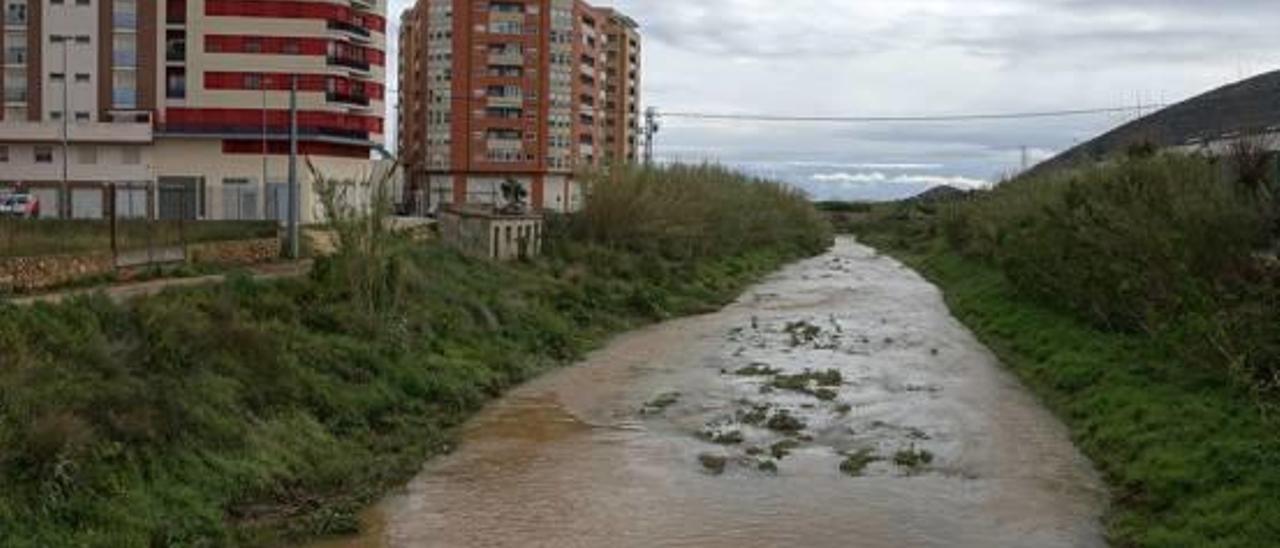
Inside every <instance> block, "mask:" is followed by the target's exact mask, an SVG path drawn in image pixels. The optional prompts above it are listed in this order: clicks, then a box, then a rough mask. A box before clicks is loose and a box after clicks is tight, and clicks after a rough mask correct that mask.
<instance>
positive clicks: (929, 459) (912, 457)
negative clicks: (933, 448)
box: [893, 445, 933, 472]
mask: <svg viewBox="0 0 1280 548" xmlns="http://www.w3.org/2000/svg"><path fill="white" fill-rule="evenodd" d="M893 463H894V464H896V465H898V466H901V467H903V468H906V469H908V470H910V471H912V472H918V471H920V470H921V469H922V468H924V467H925V466H928V465H929V464H931V463H933V453H930V452H928V451H926V450H924V449H916V446H915V445H912V446H911V447H910V448H907V449H899V450H898V452H896V453H894V454H893Z"/></svg>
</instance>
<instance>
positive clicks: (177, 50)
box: [0, 0, 387, 222]
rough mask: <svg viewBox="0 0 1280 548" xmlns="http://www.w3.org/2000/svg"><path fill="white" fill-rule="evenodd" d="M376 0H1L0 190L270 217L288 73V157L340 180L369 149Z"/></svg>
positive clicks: (379, 4) (379, 45)
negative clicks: (294, 101) (293, 95)
mask: <svg viewBox="0 0 1280 548" xmlns="http://www.w3.org/2000/svg"><path fill="white" fill-rule="evenodd" d="M386 1H387V0H0V4H2V5H3V17H4V19H3V22H4V27H3V32H0V51H3V58H0V87H2V88H3V90H4V96H3V101H4V103H3V109H2V110H0V190H3V189H6V188H7V189H13V188H20V189H25V190H29V191H31V192H32V193H34V194H36V195H37V196H39V197H40V199H41V202H42V214H43V215H45V216H56V215H58V214H59V212H64V213H65V214H68V215H70V216H73V217H77V218H95V217H101V216H103V215H104V214H106V213H108V212H110V211H111V210H113V209H114V211H116V212H117V213H118V214H119V215H121V216H126V217H128V216H138V217H141V216H153V217H160V218H179V217H181V218H188V219H260V218H273V219H279V218H283V217H284V216H285V215H286V207H287V203H288V200H287V196H286V194H287V185H286V182H287V177H288V167H287V161H288V149H289V146H288V133H289V111H288V105H289V88H290V86H291V82H292V81H293V80H294V79H295V77H296V80H297V88H298V109H299V115H298V128H299V134H300V139H299V152H300V153H301V154H302V155H304V156H306V157H309V158H310V159H311V160H312V161H313V162H314V163H315V164H316V165H317V167H319V168H321V169H323V170H325V171H326V172H327V173H330V174H332V175H334V176H338V177H350V176H356V175H359V174H361V173H364V172H367V171H368V170H369V169H370V166H371V163H370V158H371V154H372V152H373V151H375V149H378V148H380V147H381V141H382V133H383V128H382V124H383V105H384V85H383V82H384V78H385V72H384V64H385V63H384V61H385V53H384V51H385V43H386V37H385V36H386V35H385V26H386V21H385V13H386ZM64 139H65V142H66V144H67V145H66V152H67V154H66V155H65V158H64V152H63V143H64ZM64 160H65V163H64ZM301 164H303V162H302V161H300V168H299V170H300V180H301V183H302V185H301V188H302V193H301V195H300V200H301V202H302V211H301V213H302V219H303V220H304V222H305V221H309V220H312V219H314V218H315V213H316V204H315V200H314V196H313V194H314V193H313V192H311V191H310V184H309V183H310V181H309V179H310V177H309V174H308V173H307V171H306V169H305V165H301ZM64 165H65V168H64ZM64 179H65V181H66V187H65V189H66V191H65V192H64V186H63V184H64V183H63V181H64ZM109 187H114V188H115V189H116V190H115V192H108V191H107V190H106V189H107V188H109ZM111 196H114V201H112V200H111V199H110V197H111Z"/></svg>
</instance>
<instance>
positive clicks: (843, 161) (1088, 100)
mask: <svg viewBox="0 0 1280 548" xmlns="http://www.w3.org/2000/svg"><path fill="white" fill-rule="evenodd" d="M608 1H610V0H601V3H602V4H604V5H610V4H607V3H606V2H608ZM611 1H612V4H611V5H613V6H614V7H617V8H619V9H621V10H622V11H624V12H626V13H629V14H631V15H632V16H633V17H634V18H635V19H636V20H637V21H638V22H639V23H640V24H641V26H642V29H641V31H642V33H643V35H644V39H645V52H644V73H643V75H642V78H643V91H642V94H643V99H642V100H643V102H644V104H645V105H647V106H656V107H658V108H659V109H660V110H662V111H666V112H707V113H747V114H770V115H824V116H825V115H831V116H881V115H894V116H896V115H928V114H965V113H1005V112H1024V111H1038V110H1060V109H1078V108H1096V107H1116V106H1133V107H1134V111H1133V112H1131V113H1129V114H1124V115H1121V114H1108V115H1092V116H1086V117H1081V118H1069V119H1052V120H1044V119H1038V120H1030V121H1026V120H1023V121H1002V122H981V123H974V122H967V123H951V124H896V125H890V124H856V125H853V124H844V125H813V124H759V123H750V124H748V123H741V122H735V123H725V122H705V121H698V122H694V121H690V120H681V119H674V118H672V119H665V120H664V121H663V122H664V128H663V131H662V132H661V134H660V136H659V139H658V147H657V154H658V156H660V157H662V158H666V159H677V160H684V161H699V160H712V161H720V162H724V163H727V164H732V165H735V166H738V167H741V168H742V169H746V170H751V171H754V172H757V173H761V174H765V175H771V176H775V177H778V178H781V179H785V180H787V181H789V182H792V183H794V184H796V185H798V186H801V187H803V188H805V189H806V190H808V191H809V192H810V193H811V194H812V195H814V196H815V197H816V198H842V199H888V198H898V197H903V196H907V195H911V194H914V193H916V192H919V191H921V190H924V189H926V188H928V187H930V186H933V185H935V184H942V183H946V184H953V185H957V186H972V185H980V184H984V182H987V181H992V180H994V179H996V178H998V177H999V176H1000V175H1001V174H1004V173H1008V172H1011V171H1016V170H1017V169H1018V167H1019V165H1020V163H1021V157H1022V147H1024V146H1025V147H1027V149H1028V151H1029V155H1030V157H1031V159H1032V160H1033V161H1035V160H1039V159H1043V158H1045V157H1047V156H1049V155H1052V154H1054V153H1055V152H1058V151H1061V150H1063V149H1065V148H1067V147H1070V146H1071V145H1072V144H1073V143H1075V142H1077V141H1079V140H1086V139H1088V138H1090V137H1092V136H1095V135H1097V134H1098V133H1101V132H1103V131H1105V130H1107V129H1109V128H1111V127H1113V126H1115V125H1118V124H1120V123H1123V122H1124V121H1126V120H1127V119H1130V118H1132V117H1133V116H1135V115H1136V113H1137V106H1138V105H1139V104H1145V105H1151V104H1157V103H1161V102H1170V101H1177V100H1182V99H1186V98H1189V97H1191V96H1193V95H1197V94H1199V93H1201V92H1204V91H1208V90H1209V89H1211V88H1215V87H1218V86H1220V85H1223V84H1226V83H1229V82H1231V81H1234V80H1237V79H1240V78H1242V77H1247V76H1251V75H1255V74H1259V73H1262V72H1266V71H1269V70H1275V69H1277V68H1280V57H1277V56H1276V55H1275V52H1280V6H1278V5H1277V4H1276V2H1275V0H785V1H779V0H696V1H676V0H611ZM410 3H411V2H410V1H409V0H392V2H391V6H392V7H391V10H390V11H391V13H390V17H389V18H390V19H391V21H392V23H393V25H395V24H397V23H398V21H399V13H400V11H401V10H402V9H403V8H404V7H405V6H407V5H409V4H410ZM393 31H394V29H393ZM390 41H391V43H390V44H389V47H390V48H391V50H392V51H391V52H390V54H389V56H388V57H389V58H390V60H392V61H394V59H395V51H394V50H395V37H394V34H393V36H392V37H391V38H390ZM389 70H390V71H391V72H390V74H389V76H388V84H389V86H390V87H394V86H395V83H394V82H395V73H394V67H389ZM392 115H393V116H394V113H393V114H392ZM394 126H395V124H394V118H391V119H389V120H388V127H389V128H391V129H390V132H391V133H392V134H391V135H388V140H389V141H390V142H392V143H394V135H393V133H394Z"/></svg>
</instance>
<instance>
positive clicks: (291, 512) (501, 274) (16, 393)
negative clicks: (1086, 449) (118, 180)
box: [0, 167, 830, 547]
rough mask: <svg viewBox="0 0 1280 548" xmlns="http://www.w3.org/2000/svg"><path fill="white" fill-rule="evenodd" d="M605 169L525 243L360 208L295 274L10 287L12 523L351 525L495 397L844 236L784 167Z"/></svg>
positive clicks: (100, 535) (335, 529)
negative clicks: (37, 301)
mask: <svg viewBox="0 0 1280 548" xmlns="http://www.w3.org/2000/svg"><path fill="white" fill-rule="evenodd" d="M613 177H614V180H612V181H608V183H611V184H606V182H604V181H602V182H601V186H600V187H599V188H597V189H596V191H595V192H593V194H592V198H591V200H590V201H589V203H588V205H587V211H586V212H585V213H584V214H582V215H581V216H576V217H574V218H570V219H566V220H561V221H558V222H555V223H553V224H552V226H551V227H550V228H549V231H548V232H549V233H550V234H549V240H548V241H547V243H546V250H547V256H546V257H544V258H542V259H539V260H537V261H534V262H532V263H529V264H514V265H495V264H491V263H487V262H481V261H475V260H471V259H467V258H464V257H462V256H460V255H458V254H457V253H455V252H453V251H450V250H448V249H444V248H443V247H440V246H438V245H425V246H424V245H422V244H414V243H411V242H407V241H402V240H399V239H392V240H386V241H381V240H369V239H368V238H367V236H369V235H371V234H376V233H378V230H377V229H376V228H375V227H380V226H382V223H378V222H363V223H360V222H355V223H351V224H350V225H348V226H347V228H351V229H352V232H350V233H347V234H348V235H350V236H352V237H351V238H350V241H352V242H358V245H347V244H344V245H343V246H342V248H341V250H340V252H339V254H338V255H337V256H335V257H332V258H327V259H322V260H319V261H318V262H317V266H316V268H315V270H314V272H313V273H312V275H311V276H310V277H309V278H308V279H305V280H290V281H277V282H270V283H258V282H254V281H252V280H250V279H248V278H243V277H242V278H236V279H233V280H231V281H229V282H228V283H225V284H223V285H220V286H216V287H208V288H201V289H187V290H179V291H171V292H168V293H164V294H162V295H159V296H156V297H152V298H145V299H141V300H138V301H135V302H132V303H129V304H127V305H123V306H121V305H115V304H112V303H111V302H110V301H109V300H108V299H106V298H102V297H97V298H84V299H78V300H76V301H73V302H70V303H67V304H64V305H57V306H46V305H39V306H35V307H31V308H18V307H13V306H6V305H2V304H0V349H2V350H0V485H3V489H0V545H4V546H6V547H7V546H39V547H44V546H187V545H198V546H211V545H246V544H247V545H262V544H277V543H281V542H284V541H289V540H293V539H297V538H299V537H305V536H310V535H322V534H332V533H344V532H352V531H353V530H354V529H355V528H356V527H357V526H358V523H357V520H356V518H355V516H356V514H357V512H358V511H359V510H360V509H361V508H362V506H363V505H364V504H366V503H367V502H369V501H370V500H372V499H374V498H376V497H377V496H379V495H380V494H381V493H382V492H384V491H385V490H386V489H388V488H390V487H391V486H394V485H395V484H397V483H399V482H402V481H404V480H406V479H407V478H408V477H410V476H411V475H412V474H413V473H414V472H415V471H416V470H418V469H419V467H420V466H421V463H422V461H423V460H424V459H425V458H427V457H428V456H429V455H431V454H434V453H438V452H440V451H445V450H447V447H448V440H449V429H450V428H451V427H452V426H454V425H456V424H458V423H459V422H460V421H462V420H463V419H465V418H466V417H467V416H468V415H469V414H470V413H471V412H473V411H475V410H476V409H478V408H479V406H480V405H482V404H483V403H484V402H485V401H486V400H488V399H489V398H492V397H494V396H496V395H498V394H500V393H501V392H502V391H503V390H504V389H506V388H508V387H510V386H512V385H514V384H516V383H519V382H521V381H523V380H525V379H528V378H529V377H531V376H533V375H536V374H538V373H539V372H542V371H545V370H546V369H548V368H550V367H554V366H556V365H559V364H563V363H566V362H569V361H571V360H573V359H575V358H576V357H578V356H580V355H581V354H582V353H583V352H584V351H586V350H587V349H589V348H590V347H592V346H593V345H595V344H598V343H599V342H601V341H602V339H603V337H605V336H607V335H608V334H610V333H614V332H617V331H619V330H622V329H625V328H628V327H630V326H634V325H637V324H640V323H644V322H649V321H655V320H658V319H662V318H665V317H669V316H672V315H677V314H686V313H692V312H699V311H706V310H710V309H714V308H716V307H718V306H720V305H722V304H723V303H725V302H727V301H728V300H730V299H731V298H732V297H733V296H734V295H735V294H736V293H737V292H738V291H740V290H741V289H742V288H743V287H744V285H745V284H747V283H749V282H751V281H753V280H755V279H756V278H757V277H758V276H761V275H763V274H765V273H767V272H769V271H770V270H772V269H773V268H775V267H777V266H779V265H780V264H782V263H783V262H786V261H788V260H791V259H795V258H799V257H802V256H807V255H810V254H814V253H817V252H820V251H821V250H822V249H825V247H826V246H828V245H829V243H830V238H829V233H828V229H827V227H826V225H825V223H824V222H823V221H822V219H821V218H820V217H819V216H818V215H817V214H816V213H815V212H814V211H813V209H812V207H811V206H809V205H808V203H807V202H806V201H805V200H804V199H803V197H801V196H798V195H796V194H794V193H791V192H789V191H787V190H785V189H784V188H782V187H781V186H778V185H770V184H764V183H761V182H757V181H751V180H748V179H745V178H743V177H740V176H737V175H735V174H732V173H729V172H727V171H724V170H719V169H715V168H697V169H695V168H680V167H677V168H670V169H666V170H660V171H638V172H631V173H620V174H617V175H615V176H613ZM667 203H676V204H678V206H679V207H677V208H674V209H670V208H666V207H663V206H664V205H665V204H667ZM621 204H630V207H629V208H626V211H625V212H617V213H626V215H627V216H626V217H625V219H622V218H615V217H614V214H615V213H614V212H611V208H612V207H614V206H615V205H621ZM637 212H639V213H637ZM655 216H659V217H660V219H661V220H659V219H658V218H655ZM624 220H625V222H627V223H628V224H627V225H626V226H611V223H614V222H621V221H624ZM357 221H360V220H359V219H357ZM362 226H363V227H366V229H367V230H366V231H365V232H360V230H365V229H361V227H362ZM344 230H345V229H344Z"/></svg>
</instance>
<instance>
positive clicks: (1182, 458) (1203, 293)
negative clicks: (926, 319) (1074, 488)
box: [851, 150, 1280, 547]
mask: <svg viewBox="0 0 1280 548" xmlns="http://www.w3.org/2000/svg"><path fill="white" fill-rule="evenodd" d="M1274 169H1275V166H1274V165H1273V164H1269V163H1268V160H1267V158H1266V157H1265V156H1261V155H1257V154H1254V153H1251V152H1250V151H1247V150H1242V151H1240V154H1238V155H1236V156H1234V157H1229V158H1218V159H1215V158H1206V157H1198V156H1178V155H1150V154H1145V153H1143V154H1137V155H1136V156H1134V157H1131V158H1126V159H1121V160H1117V161H1113V162H1108V163H1105V164H1100V165H1096V166H1091V167H1086V168H1082V169H1079V170H1076V171H1071V172H1061V173H1056V174H1051V175H1048V176H1042V177H1034V178H1026V179H1021V180H1018V181H1014V182H1009V183H1005V184H1002V185H999V186H998V187H997V188H995V189H993V190H991V191H987V192H982V193H979V194H977V195H973V196H970V197H967V198H965V199H962V200H959V201H955V202H951V203H944V204H919V203H913V204H894V205H887V206H877V207H876V208H874V209H873V211H872V212H870V213H868V214H866V215H865V216H863V217H862V218H860V219H858V220H857V222H855V223H853V224H852V225H851V228H852V230H853V231H854V232H855V233H857V234H859V236H860V239H861V240H862V241H864V242H866V243H869V244H871V245H873V246H875V247H877V248H879V249H882V250H885V251H887V252H889V253H891V254H893V255H895V256H897V257H899V258H901V259H903V260H905V261H906V262H907V263H909V264H911V265H912V266H914V267H916V268H918V269H919V270H921V271H922V272H923V273H925V274H926V275H927V276H929V277H930V278H931V279H932V280H934V281H935V282H936V283H938V284H939V285H940V286H941V287H942V289H943V290H944V292H945V293H946V296H947V300H948V302H949V304H950V305H951V307H952V310H953V311H954V312H955V314H956V315H957V316H958V317H960V318H961V320H962V321H964V322H965V323H966V324H968V325H969V326H970V327H971V328H972V329H973V330H974V331H975V332H976V333H977V334H978V335H979V337H980V338H982V339H983V340H984V341H985V342H986V343H987V344H988V345H989V346H991V347H992V349H993V350H995V351H996V352H997V353H998V354H999V355H1000V357H1001V358H1002V360H1003V361H1004V362H1005V363H1006V364H1007V365H1008V366H1009V367H1010V368H1011V369H1013V370H1014V371H1015V372H1016V373H1018V374H1019V375H1020V377H1021V378H1022V379H1023V380H1024V381H1025V382H1026V383H1027V384H1028V385H1029V386H1030V387H1031V388H1032V389H1034V390H1035V391H1036V392H1037V393H1038V394H1039V395H1040V396H1041V397H1042V398H1043V399H1044V401H1045V402H1046V403H1047V404H1049V405H1050V407H1052V408H1053V409H1054V410H1055V411H1057V412H1058V414H1059V415H1060V416H1061V417H1062V418H1063V420H1064V421H1065V422H1066V423H1067V424H1068V426H1069V427H1070V428H1071V431H1072V434H1073V437H1074V439H1075V441H1076V443H1077V445H1079V446H1080V447H1081V449H1082V450H1083V451H1084V452H1085V453H1086V454H1087V455H1088V456H1089V457H1090V458H1091V459H1092V460H1093V461H1094V462H1095V463H1096V464H1097V466H1098V467H1099V468H1100V469H1101V471H1102V472H1103V473H1104V475H1105V476H1106V479H1107V481H1108V483H1109V484H1110V486H1111V488H1112V494H1113V505H1112V508H1111V510H1110V513H1109V515H1108V523H1107V525H1108V529H1109V532H1110V536H1111V540H1112V541H1113V543H1114V544H1116V545H1119V546H1240V547H1246V546H1265V545H1271V544H1274V542H1275V539H1277V538H1280V436H1277V434H1276V427H1275V423H1274V414H1275V411H1276V410H1277V409H1278V408H1277V404H1280V267H1278V265H1277V264H1276V262H1275V259H1274V256H1273V255H1272V254H1271V253H1270V252H1269V251H1268V249H1269V248H1270V246H1272V245H1273V244H1272V242H1273V241H1274V239H1275V238H1276V237H1277V236H1280V234H1276V228H1277V226H1278V225H1277V221H1278V220H1280V219H1278V217H1277V214H1276V211H1277V209H1276V207H1275V196H1276V190H1277V188H1276V182H1275V179H1274V177H1272V176H1270V174H1272V173H1274Z"/></svg>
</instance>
